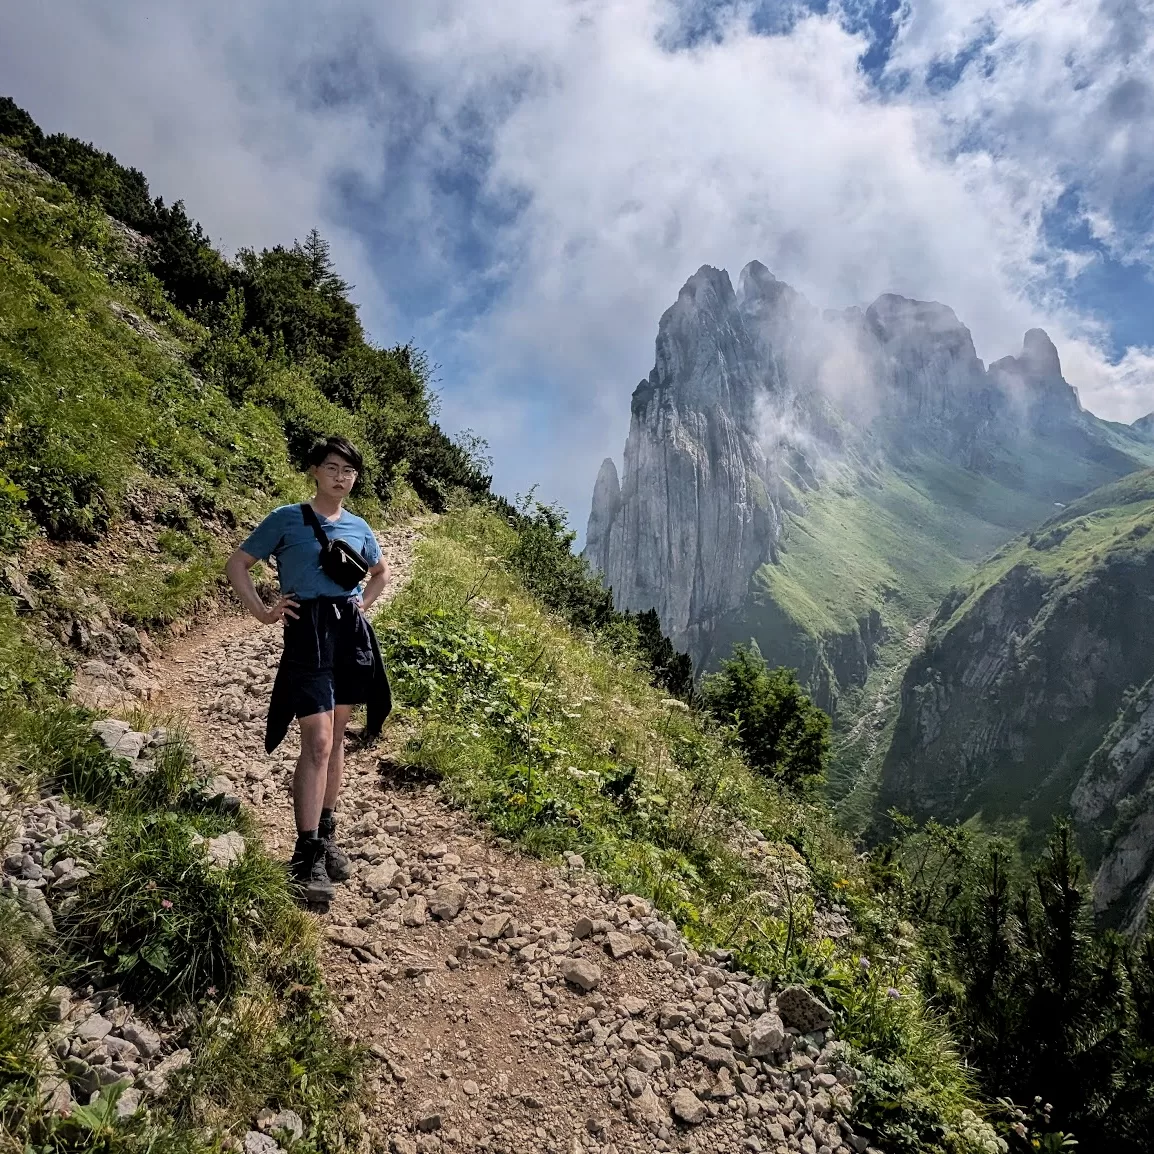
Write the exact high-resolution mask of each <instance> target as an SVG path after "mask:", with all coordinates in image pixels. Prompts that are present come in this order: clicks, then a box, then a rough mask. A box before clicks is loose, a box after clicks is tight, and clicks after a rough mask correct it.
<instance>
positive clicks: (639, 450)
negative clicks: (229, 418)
mask: <svg viewBox="0 0 1154 1154" xmlns="http://www.w3.org/2000/svg"><path fill="white" fill-rule="evenodd" d="M760 381H761V360H760V358H759V357H758V353H757V349H756V347H755V343H754V340H753V336H752V334H751V333H750V331H749V330H748V329H747V327H746V326H745V325H744V324H743V322H742V318H741V313H740V309H739V305H738V300H737V297H736V295H735V293H734V291H733V286H732V285H731V283H730V280H729V274H728V273H726V272H723V271H719V270H718V269H713V268H709V267H708V266H706V267H703V268H701V269H699V270H698V272H697V273H696V274H695V275H694V276H693V277H691V278H690V279H689V281H688V282H687V283H686V285H685V287H684V288H683V289H682V290H681V293H680V295H679V296H678V298H677V303H676V304H675V305H674V306H673V307H672V308H671V309H669V310H668V311H667V312H666V313H665V315H664V316H663V317H662V318H661V325H660V330H659V334H658V338H657V361H656V364H655V366H654V368H653V371H652V372H651V373H650V374H649V378H648V380H645V381H642V382H641V383H640V384H639V385H638V386H637V388H636V389H635V390H634V393H633V403H632V416H631V421H630V430H629V439H628V441H627V442H626V446H625V483H624V485H623V486H621V487H619V486H618V481H617V473H616V469H615V468H614V466H613V463H612V462H611V461H607V462H606V463H605V464H604V465H602V467H601V472H600V474H599V476H598V479H597V488H596V492H595V494H594V502H593V510H592V513H591V515H590V518H589V530H588V533H587V540H588V544H587V546H586V556H587V557H588V558H589V560H590V562H591V564H592V565H593V566H594V568H595V569H598V570H600V571H601V572H602V573H603V574H604V576H605V580H606V582H607V583H608V584H609V585H611V586H612V587H613V590H614V593H615V596H616V601H617V604H618V606H620V607H622V608H629V609H650V608H656V609H657V612H658V615H659V616H660V618H661V621H662V624H663V625H664V626H665V629H666V631H667V632H669V633H670V635H671V636H672V637H673V639H674V642H675V643H676V644H679V645H684V644H685V640H686V637H687V634H688V631H689V630H690V628H691V627H692V628H697V629H700V628H702V627H704V626H707V625H708V623H709V621H710V620H711V619H712V618H713V617H715V616H716V615H717V614H719V613H723V612H725V611H726V610H727V609H731V608H733V607H735V606H736V605H738V604H740V602H741V600H742V598H743V597H744V596H745V591H746V587H747V585H748V582H749V576H750V574H751V573H752V572H753V571H754V570H755V569H756V568H757V566H758V565H760V564H761V563H762V562H764V561H766V560H768V559H770V557H771V556H772V549H773V542H774V541H775V539H776V537H777V534H778V528H779V521H780V512H779V509H778V507H777V505H776V503H775V502H774V501H773V500H772V499H771V496H770V494H769V492H768V489H767V480H768V479H769V476H770V470H769V468H768V464H767V461H766V455H765V452H764V450H763V448H762V445H761V444H760V442H759V438H758V429H757V411H756V402H757V399H758V396H759V384H760Z"/></svg>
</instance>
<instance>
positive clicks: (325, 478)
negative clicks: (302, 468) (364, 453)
mask: <svg viewBox="0 0 1154 1154" xmlns="http://www.w3.org/2000/svg"><path fill="white" fill-rule="evenodd" d="M309 472H310V473H311V474H312V476H313V479H314V480H315V481H316V483H317V492H318V493H321V494H323V495H324V496H326V497H331V498H333V499H334V500H337V501H340V500H343V499H344V498H345V497H347V496H348V495H349V494H350V493H351V492H352V491H353V486H354V485H355V484H356V483H357V471H356V469H354V468H353V467H352V465H350V464H349V462H348V461H346V460H345V459H344V457H340V456H338V455H337V454H336V453H330V454H329V455H328V456H327V457H326V458H325V459H324V460H323V461H322V462H321V463H320V464H319V465H313V467H312V468H311V469H309Z"/></svg>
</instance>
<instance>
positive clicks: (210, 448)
mask: <svg viewBox="0 0 1154 1154" xmlns="http://www.w3.org/2000/svg"><path fill="white" fill-rule="evenodd" d="M126 317H128V318H130V319H134V320H135V323H136V324H137V325H138V326H139V327H140V328H142V329H144V331H145V335H142V333H141V332H138V331H137V329H136V328H135V327H133V324H132V323H130V319H125V318H126ZM203 335H204V334H203V331H202V330H200V329H199V328H198V327H197V326H196V325H194V324H193V323H192V322H190V321H188V320H187V318H185V317H184V316H183V315H182V314H180V313H178V312H177V311H176V310H174V309H172V308H171V307H170V306H167V304H166V302H164V300H163V297H162V296H161V295H160V294H159V290H158V288H157V286H156V285H155V282H153V281H151V280H150V279H149V278H148V276H147V274H142V273H141V272H140V270H138V269H134V268H133V266H132V264H131V262H130V261H128V260H127V258H126V256H125V254H124V253H123V251H122V249H121V247H120V244H119V242H118V240H117V237H116V234H115V233H114V232H113V231H112V230H111V228H110V225H109V223H108V221H107V219H106V218H105V217H104V216H103V214H102V213H100V212H99V211H97V210H95V209H93V208H91V207H88V206H85V205H83V204H81V203H79V202H77V201H76V200H75V199H74V198H73V197H72V196H71V195H70V194H69V193H68V192H67V190H65V189H64V188H63V187H62V186H60V185H58V184H55V183H53V182H48V181H43V180H40V179H38V178H36V177H35V176H33V175H30V174H29V173H28V172H26V171H24V170H22V169H20V168H18V167H16V166H15V165H13V164H12V163H11V162H10V161H7V160H5V159H4V158H3V157H0V402H2V405H0V411H2V413H3V423H2V425H0V450H2V454H0V462H2V463H0V470H3V472H2V473H0V486H2V485H3V483H4V482H5V480H7V482H8V485H9V489H8V492H9V494H13V492H14V489H13V486H15V487H17V489H16V490H15V495H16V496H17V497H18V498H19V499H18V500H15V501H10V502H9V503H8V505H7V506H5V507H0V522H2V523H3V525H4V526H6V527H7V529H8V537H9V541H8V543H9V544H11V543H12V538H13V537H14V536H15V534H16V533H18V532H21V531H23V532H24V533H26V532H27V531H28V530H29V529H30V528H31V524H30V521H31V517H32V516H35V518H36V520H37V521H39V522H40V523H41V524H45V525H47V526H48V527H49V528H50V531H51V530H52V528H53V527H56V528H57V529H58V530H59V533H60V534H61V535H65V536H72V537H76V536H81V537H84V538H89V539H90V543H89V544H87V545H85V546H81V547H67V546H59V545H56V544H55V543H53V541H52V540H51V537H48V538H44V537H41V538H39V539H38V540H34V541H33V542H32V544H31V547H30V549H31V551H30V553H29V556H28V561H27V563H26V565H25V568H26V569H28V570H32V571H34V570H35V569H36V568H37V567H40V568H42V569H43V570H44V572H43V574H42V578H43V583H44V584H45V585H46V586H49V587H51V586H52V585H54V584H58V585H60V586H61V589H60V591H59V596H60V600H61V601H62V605H61V608H67V607H68V603H71V604H72V606H73V607H74V606H75V602H76V597H75V592H76V590H78V589H79V590H84V591H86V592H88V593H90V594H96V595H98V596H100V597H101V599H102V600H104V601H105V602H106V603H107V604H108V606H109V608H110V609H111V610H112V611H113V613H114V614H115V615H116V616H118V617H120V618H122V619H123V620H126V621H129V622H131V623H133V624H138V625H142V626H153V625H158V624H164V623H166V622H167V621H171V620H174V619H175V618H176V617H178V616H180V615H181V614H183V613H186V612H188V611H189V609H191V608H192V607H193V606H194V605H195V604H196V602H197V601H198V600H199V599H200V598H201V597H202V596H203V595H204V594H205V593H206V592H208V591H209V590H210V589H211V588H212V587H213V586H214V585H215V584H216V582H217V580H218V576H219V559H220V557H221V555H222V553H223V552H225V551H227V549H228V548H231V545H232V537H233V535H234V533H235V527H236V526H237V525H239V524H245V523H251V522H252V521H253V520H255V519H256V518H257V517H258V516H259V515H261V514H262V513H263V512H264V511H265V510H266V509H267V508H268V507H270V506H271V505H273V504H276V503H277V502H278V501H280V500H288V499H292V498H293V497H295V496H299V495H300V494H301V493H302V491H303V490H302V487H301V482H300V479H299V476H298V475H297V474H296V472H295V470H294V469H293V468H292V467H291V465H290V462H289V458H288V452H287V449H286V444H285V437H284V432H283V429H282V427H281V424H280V422H279V421H278V420H277V419H276V417H275V416H274V415H273V414H272V413H271V412H270V411H268V410H266V409H260V408H257V407H256V406H254V405H247V404H242V405H237V404H235V403H233V402H232V401H231V400H230V399H229V398H228V397H227V396H226V395H225V394H224V393H223V392H222V391H221V390H220V389H219V388H215V387H213V386H211V385H208V384H206V383H205V382H204V381H201V380H199V379H197V378H196V377H195V376H194V374H193V373H192V372H191V371H190V369H189V368H188V365H187V362H186V359H185V358H186V356H187V353H188V350H189V348H190V346H191V344H192V342H194V341H195V340H197V339H199V338H200V337H202V336H203ZM33 446H37V449H36V451H35V452H33V451H32V449H33ZM5 475H6V477H5ZM113 525H115V526H116V528H115V530H114V531H113V532H111V533H110V532H109V530H110V528H111V527H112V526H113ZM102 536H106V538H107V539H106V540H105V541H104V542H102V543H101V542H99V538H100V537H102ZM61 566H67V570H68V581H67V583H66V585H67V586H68V587H70V589H69V588H66V587H64V586H65V583H64V582H62V581H61V580H60V576H61V574H60V567H61Z"/></svg>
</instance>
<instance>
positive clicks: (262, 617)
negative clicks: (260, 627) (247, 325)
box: [224, 549, 299, 625]
mask: <svg viewBox="0 0 1154 1154" xmlns="http://www.w3.org/2000/svg"><path fill="white" fill-rule="evenodd" d="M256 562H257V558H255V557H253V556H251V555H250V554H248V553H246V552H245V551H244V550H243V549H236V550H234V551H233V554H232V556H231V557H229V559H228V560H227V561H226V562H225V566H224V573H225V576H226V577H227V578H228V581H229V584H230V585H231V586H232V587H233V589H234V590H235V591H236V595H237V597H239V598H240V600H241V604H242V605H244V607H245V608H246V609H247V610H248V611H249V612H250V613H251V614H252V615H253V616H254V617H255V618H256V619H257V620H258V621H260V622H263V623H264V624H265V625H275V624H276V623H277V622H278V621H280V620H281V619H282V618H284V617H296V614H295V613H294V612H293V610H294V609H297V608H299V606H298V604H297V602H295V601H293V600H292V599H291V598H289V597H281V598H280V599H279V600H278V601H277V603H276V604H275V605H274V606H273V607H272V608H271V609H270V608H269V607H268V606H267V605H266V604H265V603H264V602H263V601H262V600H261V599H260V594H259V593H258V592H257V591H256V586H255V585H254V584H253V583H252V574H251V573H250V572H249V570H250V569H252V567H253V566H254V565H255V564H256Z"/></svg>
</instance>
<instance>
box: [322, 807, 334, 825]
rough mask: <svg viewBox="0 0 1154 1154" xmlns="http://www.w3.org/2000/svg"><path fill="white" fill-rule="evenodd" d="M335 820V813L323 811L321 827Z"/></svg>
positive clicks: (327, 810)
mask: <svg viewBox="0 0 1154 1154" xmlns="http://www.w3.org/2000/svg"><path fill="white" fill-rule="evenodd" d="M332 820H333V811H332V810H331V809H322V810H321V825H328V824H329V822H331V821H332Z"/></svg>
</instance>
